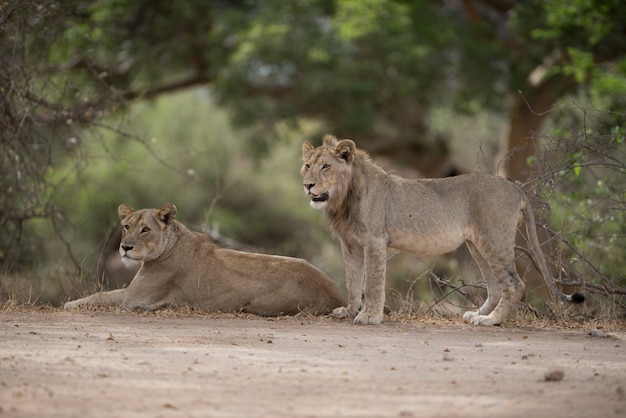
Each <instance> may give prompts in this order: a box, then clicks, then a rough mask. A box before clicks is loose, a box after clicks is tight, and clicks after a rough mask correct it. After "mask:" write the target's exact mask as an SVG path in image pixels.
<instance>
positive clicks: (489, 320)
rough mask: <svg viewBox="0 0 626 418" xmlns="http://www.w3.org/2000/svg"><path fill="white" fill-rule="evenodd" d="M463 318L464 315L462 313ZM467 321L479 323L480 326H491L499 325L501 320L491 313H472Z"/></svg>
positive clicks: (473, 323) (474, 323)
mask: <svg viewBox="0 0 626 418" xmlns="http://www.w3.org/2000/svg"><path fill="white" fill-rule="evenodd" d="M466 313H467V312H466ZM474 313H475V312H474ZM463 318H465V315H463ZM469 322H470V324H472V325H481V326H484V327H489V326H493V325H499V324H500V323H501V322H502V321H500V320H498V319H496V318H494V317H493V316H491V315H474V316H473V317H472V318H471V319H470V320H469Z"/></svg>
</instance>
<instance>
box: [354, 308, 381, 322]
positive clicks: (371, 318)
mask: <svg viewBox="0 0 626 418" xmlns="http://www.w3.org/2000/svg"><path fill="white" fill-rule="evenodd" d="M383 316H384V315H383V313H382V312H381V313H376V314H372V313H370V312H369V311H368V310H367V309H364V310H362V311H361V312H360V313H359V314H358V315H357V316H356V318H354V323H355V324H361V325H379V324H380V323H381V322H383Z"/></svg>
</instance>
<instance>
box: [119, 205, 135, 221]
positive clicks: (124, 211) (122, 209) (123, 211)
mask: <svg viewBox="0 0 626 418" xmlns="http://www.w3.org/2000/svg"><path fill="white" fill-rule="evenodd" d="M134 211H135V209H133V208H131V207H130V206H128V205H127V204H126V203H122V204H121V205H119V206H118V207H117V216H119V217H120V219H124V218H125V217H127V216H128V215H130V214H131V213H133V212H134Z"/></svg>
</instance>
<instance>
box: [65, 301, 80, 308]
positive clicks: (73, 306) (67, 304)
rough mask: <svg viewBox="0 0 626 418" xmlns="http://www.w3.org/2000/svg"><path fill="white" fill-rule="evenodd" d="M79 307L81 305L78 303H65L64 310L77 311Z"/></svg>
mask: <svg viewBox="0 0 626 418" xmlns="http://www.w3.org/2000/svg"><path fill="white" fill-rule="evenodd" d="M79 307H80V305H79V304H78V303H76V301H72V302H65V305H63V309H77V308H79Z"/></svg>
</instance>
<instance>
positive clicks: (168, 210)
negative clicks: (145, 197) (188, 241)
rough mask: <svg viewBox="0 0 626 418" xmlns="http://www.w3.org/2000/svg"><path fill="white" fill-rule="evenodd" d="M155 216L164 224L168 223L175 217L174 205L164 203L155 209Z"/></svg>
mask: <svg viewBox="0 0 626 418" xmlns="http://www.w3.org/2000/svg"><path fill="white" fill-rule="evenodd" d="M156 216H157V217H158V218H159V219H160V220H161V221H162V222H163V223H165V224H168V223H170V222H171V221H172V220H174V218H175V217H176V206H174V205H172V204H171V203H166V204H164V205H163V206H161V207H160V208H159V209H157V211H156Z"/></svg>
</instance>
